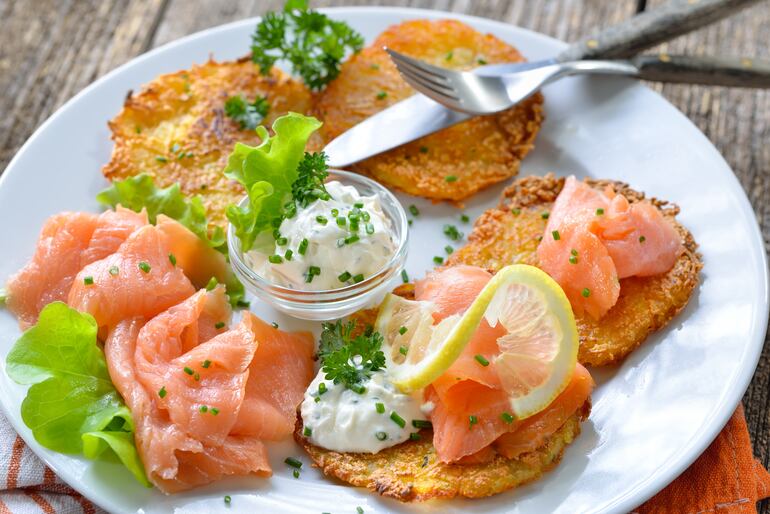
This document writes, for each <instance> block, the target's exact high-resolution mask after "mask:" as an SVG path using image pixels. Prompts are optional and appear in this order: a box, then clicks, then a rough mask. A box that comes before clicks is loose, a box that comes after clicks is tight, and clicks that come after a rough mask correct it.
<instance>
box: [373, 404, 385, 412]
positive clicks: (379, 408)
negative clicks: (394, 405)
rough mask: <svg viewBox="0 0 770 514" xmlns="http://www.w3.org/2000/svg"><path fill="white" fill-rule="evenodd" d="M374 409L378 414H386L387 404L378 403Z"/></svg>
mask: <svg viewBox="0 0 770 514" xmlns="http://www.w3.org/2000/svg"><path fill="white" fill-rule="evenodd" d="M374 409H375V410H376V411H377V413H378V414H384V413H385V404H384V403H382V402H377V403H375V404H374Z"/></svg>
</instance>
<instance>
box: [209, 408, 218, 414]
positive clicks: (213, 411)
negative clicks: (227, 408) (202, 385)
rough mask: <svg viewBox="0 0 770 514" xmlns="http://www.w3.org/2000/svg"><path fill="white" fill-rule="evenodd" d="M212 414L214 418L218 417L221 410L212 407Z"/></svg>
mask: <svg viewBox="0 0 770 514" xmlns="http://www.w3.org/2000/svg"><path fill="white" fill-rule="evenodd" d="M211 413H212V414H213V415H214V416H216V415H217V414H219V409H217V408H216V407H211Z"/></svg>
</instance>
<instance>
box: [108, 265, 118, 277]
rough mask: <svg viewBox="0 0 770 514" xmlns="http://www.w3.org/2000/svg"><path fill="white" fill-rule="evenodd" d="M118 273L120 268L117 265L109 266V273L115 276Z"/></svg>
mask: <svg viewBox="0 0 770 514" xmlns="http://www.w3.org/2000/svg"><path fill="white" fill-rule="evenodd" d="M118 273H120V269H119V268H118V267H117V266H110V275H112V276H113V277H115V276H117V275H118Z"/></svg>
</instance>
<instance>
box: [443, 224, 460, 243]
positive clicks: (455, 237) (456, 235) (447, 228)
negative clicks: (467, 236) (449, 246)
mask: <svg viewBox="0 0 770 514" xmlns="http://www.w3.org/2000/svg"><path fill="white" fill-rule="evenodd" d="M444 235H445V236H447V237H448V238H449V239H451V240H452V241H459V240H460V239H462V238H463V233H462V232H460V231H459V230H457V227H455V226H454V225H444Z"/></svg>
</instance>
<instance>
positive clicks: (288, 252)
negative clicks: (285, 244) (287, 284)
mask: <svg viewBox="0 0 770 514" xmlns="http://www.w3.org/2000/svg"><path fill="white" fill-rule="evenodd" d="M293 257H294V252H292V251H291V249H288V250H286V251H285V252H284V253H283V258H284V259H286V260H287V261H290V260H291V259H292V258H293Z"/></svg>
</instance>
